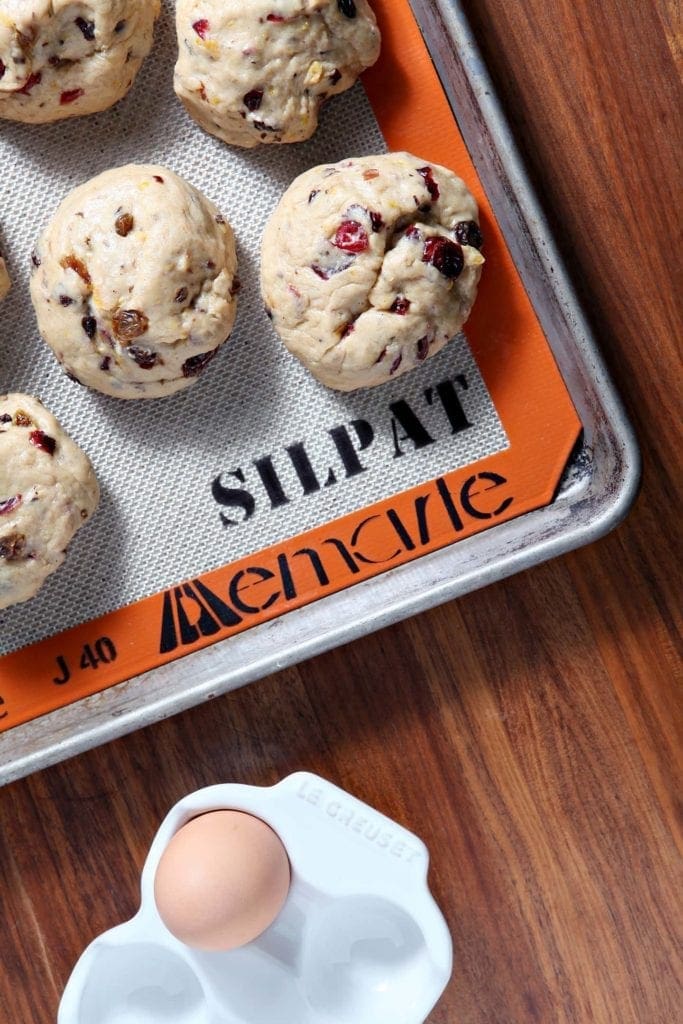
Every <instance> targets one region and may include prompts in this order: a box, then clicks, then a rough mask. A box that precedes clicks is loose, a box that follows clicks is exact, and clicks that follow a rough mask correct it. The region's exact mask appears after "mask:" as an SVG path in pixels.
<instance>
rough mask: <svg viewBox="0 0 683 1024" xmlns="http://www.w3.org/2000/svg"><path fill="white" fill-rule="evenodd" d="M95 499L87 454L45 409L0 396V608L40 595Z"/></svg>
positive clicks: (19, 397) (33, 401)
mask: <svg viewBox="0 0 683 1024" xmlns="http://www.w3.org/2000/svg"><path fill="white" fill-rule="evenodd" d="M98 502H99V487H98V485H97V480H96V479H95V474H94V472H93V468H92V466H91V465H90V462H89V460H88V458H87V456H86V455H84V453H83V452H82V451H81V449H80V448H78V447H77V445H76V444H74V442H73V441H72V440H71V438H69V437H68V435H67V434H66V433H65V431H64V430H63V428H62V427H61V426H60V424H59V423H58V422H57V420H56V419H55V418H54V416H53V415H52V414H51V413H50V412H48V410H47V409H46V408H45V406H44V405H42V404H41V402H39V401H38V400H37V399H36V398H31V397H30V396H29V395H18V394H14V395H0V609H2V608H8V607H9V606H10V605H13V604H19V603H20V602H21V601H28V600H29V598H31V597H33V596H34V595H35V594H36V593H37V592H38V591H39V590H40V588H41V586H42V585H43V583H44V582H45V580H46V579H47V577H48V576H49V575H50V574H51V573H53V572H54V571H55V570H56V569H58V568H59V567H60V565H61V564H62V562H63V561H64V557H65V554H66V549H67V546H68V545H69V543H70V542H71V539H72V538H73V536H74V534H75V533H76V531H77V530H79V529H80V528H81V526H83V524H84V523H85V522H86V521H87V520H88V519H90V517H91V516H92V514H93V512H94V511H95V509H96V508H97V505H98Z"/></svg>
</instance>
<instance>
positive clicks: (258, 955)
mask: <svg viewBox="0 0 683 1024" xmlns="http://www.w3.org/2000/svg"><path fill="white" fill-rule="evenodd" d="M225 809H232V810H241V811H246V812H247V813H249V814H253V815H255V816H256V817H258V818H261V819H262V820H263V821H265V822H266V823H267V824H268V825H270V826H271V828H273V829H274V831H275V832H276V833H277V834H278V835H279V836H280V838H281V839H282V842H283V843H284V845H285V848H286V850H287V853H288V855H289V859H290V864H291V869H292V884H291V888H290V891H289V895H288V897H287V901H286V903H285V905H284V907H283V909H282V911H281V912H280V914H279V916H278V917H277V919H276V920H275V922H274V923H273V924H272V925H271V926H270V928H268V929H267V930H266V931H265V932H264V933H263V934H262V935H261V936H259V938H258V939H256V940H255V941H253V942H250V943H248V944H247V945H245V946H242V947H241V948H240V949H236V950H231V951H228V952H221V953H205V952H202V951H200V950H195V949H191V948H189V947H188V946H185V945H183V944H182V943H181V942H179V941H178V940H177V939H175V938H174V936H172V935H171V934H170V932H169V931H168V930H167V929H166V927H165V926H164V924H163V922H162V921H161V918H160V917H159V914H158V911H157V909H156V905H155V902H154V876H155V873H156V869H157V865H158V863H159V860H160V858H161V855H162V853H163V851H164V850H165V848H166V846H167V845H168V843H169V841H170V839H171V837H172V836H173V835H174V834H175V833H176V832H177V831H178V829H180V828H181V827H182V826H183V825H184V824H186V822H188V821H189V820H190V819H191V818H194V817H196V816H197V815H199V814H204V813H206V812H208V811H215V810H225ZM428 864H429V855H428V852H427V848H426V847H425V845H424V843H422V842H421V840H419V839H418V838H417V837H416V836H414V835H413V834H412V833H411V832H408V831H407V830H406V829H404V828H402V827H401V826H400V825H397V824H396V823H395V822H393V821H391V820H390V819H389V818H386V817H385V816H384V815H381V814H379V813H378V812H377V811H375V810H373V809H372V808H370V807H368V806H367V805H366V804H363V803H361V802H360V801H359V800H356V799H355V798H354V797H352V796H350V795H349V794H348V793H346V792H344V791H343V790H341V789H339V788H338V787H336V786H333V785H331V784H330V783H328V782H326V781H325V780H323V779H320V778H318V777H317V776H315V775H311V774H309V773H306V772H298V773H296V774H294V775H290V776H288V777H287V778H286V779H283V780H282V781H281V782H280V783H278V784H277V785H276V786H273V787H269V788H262V787H255V786H243V785H217V786H210V787H208V788H206V789H201V790H198V791H197V792H195V793H192V794H190V795H189V796H187V797H185V798H184V799H183V800H181V801H180V802H179V803H177V804H176V805H175V807H173V809H172V810H171V811H170V812H169V814H168V815H167V816H166V818H165V820H164V822H163V823H162V825H161V827H160V829H159V831H158V832H157V835H156V837H155V839H154V841H153V843H152V846H151V848H150V851H149V854H148V856H147V860H146V863H145V867H144V869H143V873H142V899H141V906H140V910H139V911H138V913H137V914H136V915H135V917H133V918H132V919H131V920H130V921H127V922H126V923H125V924H122V925H119V926H118V927H116V928H113V929H111V930H110V931H108V932H105V933H104V934H103V935H101V936H100V937H99V938H97V939H95V940H94V941H93V942H92V943H91V945H90V946H89V947H88V948H87V949H86V951H85V952H84V953H83V955H82V956H81V958H80V960H79V961H78V963H77V964H76V967H75V968H74V971H73V973H72V975H71V978H70V979H69V982H68V984H67V987H66V990H65V992H64V995H63V998H62V1001H61V1004H60V1008H59V1015H58V1024H422V1022H424V1021H425V1020H426V1018H427V1015H428V1014H429V1012H430V1010H431V1009H432V1007H433V1006H434V1004H435V1003H436V1001H437V999H438V998H439V996H440V995H441V993H442V991H443V989H444V988H445V986H446V983H447V982H448V979H449V977H450V975H451V969H452V945H451V937H450V934H449V932H448V929H447V927H446V923H445V921H444V918H443V916H442V914H441V912H440V910H439V908H438V907H437V905H436V903H435V901H434V899H433V897H432V895H431V893H430V891H429V888H428V885H427V868H428Z"/></svg>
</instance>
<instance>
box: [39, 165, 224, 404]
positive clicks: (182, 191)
mask: <svg viewBox="0 0 683 1024" xmlns="http://www.w3.org/2000/svg"><path fill="white" fill-rule="evenodd" d="M35 257H36V258H35V260H34V270H33V276H32V279H31V297H32V299H33V304H34V306H35V310H36V315H37V317H38V326H39V328H40V332H41V334H42V336H43V338H44V339H45V341H46V342H47V343H48V345H49V346H50V348H52V350H53V351H54V353H55V355H56V356H57V359H58V360H59V362H60V363H62V365H63V366H64V368H65V370H66V371H67V373H68V374H69V375H70V376H71V377H73V378H75V379H76V380H77V381H78V383H80V384H84V385H86V386H88V387H91V388H95V389H96V390H98V391H102V392H104V394H107V395H113V396H114V397H115V398H160V397H163V396H164V395H170V394H173V393H174V392H176V391H180V390H182V389H183V388H186V387H189V386H190V385H191V384H192V383H193V381H195V380H196V379H197V377H198V376H199V375H200V373H201V372H202V371H203V370H204V368H205V367H206V366H208V363H209V362H210V358H209V357H213V356H214V355H215V354H216V351H217V350H218V348H220V346H221V345H222V344H223V342H224V341H226V339H227V338H228V336H229V334H230V331H231V330H232V325H233V322H234V319H235V308H236V298H235V295H236V291H237V287H236V276H235V275H236V271H237V258H236V255H235V241H234V236H233V233H232V229H231V227H230V225H229V223H228V222H227V220H226V219H225V217H223V215H222V214H220V213H219V212H218V210H217V209H216V207H215V206H214V205H213V204H212V203H210V202H209V200H208V199H206V198H205V196H203V195H202V194H201V193H200V192H199V191H198V190H197V189H196V188H194V187H193V186H192V185H190V184H189V183H188V182H186V181H184V180H183V179H182V178H180V177H178V175H177V174H174V173H173V172H172V171H169V170H167V169H166V168H164V167H155V166H145V165H142V166H139V165H129V166H127V167H119V168H116V169H115V170H111V171H106V172H105V173H104V174H100V175H99V176H98V177H97V178H93V179H92V181H89V182H87V183H86V184H85V185H81V186H80V188H77V189H76V190H75V191H74V192H72V193H71V194H70V195H69V196H67V198H66V199H65V200H64V201H63V202H62V204H61V206H60V207H59V209H58V210H57V212H56V214H55V216H54V218H53V220H52V222H51V223H50V224H49V226H48V228H47V229H46V231H45V233H44V234H43V237H42V238H41V240H40V242H39V243H38V245H37V246H36V250H35ZM188 366H189V367H191V368H192V372H188V369H187V368H188ZM207 372H209V371H208V370H207Z"/></svg>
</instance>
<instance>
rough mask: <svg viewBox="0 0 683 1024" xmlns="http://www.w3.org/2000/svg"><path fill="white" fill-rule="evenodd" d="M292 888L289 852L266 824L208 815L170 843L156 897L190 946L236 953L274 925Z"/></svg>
mask: <svg viewBox="0 0 683 1024" xmlns="http://www.w3.org/2000/svg"><path fill="white" fill-rule="evenodd" d="M289 885H290V867H289V859H288V857H287V851H286V850H285V848H284V846H283V845H282V842H281V840H280V839H279V837H278V836H277V835H276V834H275V832H273V830H272V828H270V826H269V825H266V823H265V822H263V821H261V820H260V818H255V817H254V816H253V815H251V814H245V813H244V812H243V811H211V812H209V813H207V814H202V815H200V817H198V818H193V819H192V820H191V821H189V822H188V823H187V824H186V825H183V827H182V828H181V829H179V831H178V832H176V834H175V835H174V836H173V838H172V839H171V841H170V843H169V844H168V846H167V847H166V849H165V850H164V852H163V854H162V856H161V860H160V861H159V866H158V867H157V872H156V876H155V879H154V899H155V901H156V905H157V909H158V911H159V914H160V916H161V919H162V921H163V922H164V924H165V925H166V927H167V928H168V930H169V931H170V932H171V933H172V934H173V935H175V937H176V938H177V939H180V941H181V942H184V943H185V944H186V945H187V946H193V947H195V948H196V949H204V950H225V949H235V948H236V947H238V946H243V945H244V944H245V943H247V942H251V941H252V939H255V938H256V937H257V936H259V935H260V934H261V932H263V931H265V930H266V928H268V927H269V925H271V924H272V923H273V921H274V920H275V918H276V917H277V915H278V914H279V913H280V911H281V909H282V907H283V905H284V902H285V900H286V899H287V893H288V892H289Z"/></svg>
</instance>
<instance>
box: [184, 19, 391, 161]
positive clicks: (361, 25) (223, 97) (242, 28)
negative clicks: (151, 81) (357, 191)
mask: <svg viewBox="0 0 683 1024" xmlns="http://www.w3.org/2000/svg"><path fill="white" fill-rule="evenodd" d="M176 24H177V31H178V45H179V56H178V63H177V64H176V70H175V91H176V93H177V94H178V96H179V97H180V99H181V100H182V102H183V103H184V104H185V106H186V107H187V110H188V112H189V113H190V115H191V116H192V117H193V118H194V119H195V120H196V121H197V122H198V123H199V124H200V125H201V126H202V128H204V129H205V130H206V131H207V132H210V133H211V134H212V135H216V136H218V138H219V139H223V141H224V142H229V143H232V145H235V146H244V147H246V148H251V147H252V146H257V145H258V144H259V143H269V142H301V141H303V140H304V139H308V138H310V136H311V135H312V134H313V133H314V131H315V130H316V128H317V127H318V114H319V111H320V107H321V105H322V103H323V102H324V101H325V100H326V99H328V98H329V97H330V96H333V95H334V94H335V93H340V92H344V91H345V90H346V89H350V88H351V86H352V85H353V84H354V82H355V81H356V79H357V78H358V76H359V75H360V73H361V71H363V70H364V69H365V68H368V67H370V66H371V65H372V64H374V63H375V61H376V60H377V58H378V56H379V50H380V34H379V29H378V27H377V22H376V20H375V15H374V14H373V12H372V9H371V7H370V5H369V4H368V3H367V0H247V2H246V3H245V0H178V5H177V13H176Z"/></svg>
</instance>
